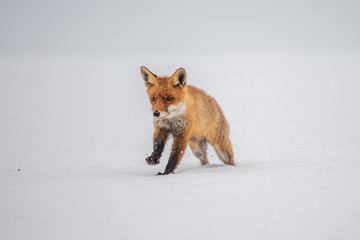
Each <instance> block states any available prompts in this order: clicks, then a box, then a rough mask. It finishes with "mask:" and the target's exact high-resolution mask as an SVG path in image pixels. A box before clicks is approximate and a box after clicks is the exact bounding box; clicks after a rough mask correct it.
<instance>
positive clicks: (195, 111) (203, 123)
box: [187, 85, 229, 138]
mask: <svg viewBox="0 0 360 240" xmlns="http://www.w3.org/2000/svg"><path fill="white" fill-rule="evenodd" d="M187 87H188V104H187V105H188V106H187V107H188V108H189V109H188V111H189V112H190V114H191V115H193V121H194V123H195V124H194V130H193V132H194V133H193V134H194V135H200V136H204V137H206V138H213V137H216V135H218V134H219V132H221V131H225V132H228V131H229V130H228V129H229V126H228V123H227V121H226V119H225V117H224V114H223V112H222V110H221V108H220V106H219V105H218V103H217V102H216V100H215V99H214V98H213V97H211V96H209V95H208V94H207V93H206V92H205V91H204V90H201V89H199V88H196V87H194V86H191V85H188V86H187ZM206 135H208V136H206Z"/></svg>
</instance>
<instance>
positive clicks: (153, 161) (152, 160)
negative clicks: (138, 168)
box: [145, 156, 160, 165]
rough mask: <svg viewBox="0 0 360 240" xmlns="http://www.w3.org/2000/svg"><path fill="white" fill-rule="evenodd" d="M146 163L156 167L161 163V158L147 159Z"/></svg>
mask: <svg viewBox="0 0 360 240" xmlns="http://www.w3.org/2000/svg"><path fill="white" fill-rule="evenodd" d="M145 161H146V163H147V164H149V165H156V164H159V163H160V161H159V158H157V157H153V156H150V157H147V158H146V159H145Z"/></svg>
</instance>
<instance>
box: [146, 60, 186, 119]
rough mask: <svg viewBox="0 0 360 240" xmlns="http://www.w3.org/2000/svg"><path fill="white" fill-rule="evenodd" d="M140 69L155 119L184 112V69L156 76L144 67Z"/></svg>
mask: <svg viewBox="0 0 360 240" xmlns="http://www.w3.org/2000/svg"><path fill="white" fill-rule="evenodd" d="M140 71H141V75H142V77H143V79H144V82H145V86H146V88H147V89H146V92H147V94H148V96H149V100H150V103H151V105H152V112H153V115H154V118H155V119H156V120H162V119H169V118H173V117H176V116H180V115H182V114H184V112H185V110H186V106H185V98H186V94H187V86H186V71H185V69H183V68H179V69H178V70H176V71H175V73H174V74H173V75H172V76H171V77H158V76H156V75H155V74H153V73H152V72H150V71H149V70H148V69H147V68H146V67H140Z"/></svg>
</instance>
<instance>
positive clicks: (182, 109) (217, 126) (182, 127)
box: [140, 67, 235, 175]
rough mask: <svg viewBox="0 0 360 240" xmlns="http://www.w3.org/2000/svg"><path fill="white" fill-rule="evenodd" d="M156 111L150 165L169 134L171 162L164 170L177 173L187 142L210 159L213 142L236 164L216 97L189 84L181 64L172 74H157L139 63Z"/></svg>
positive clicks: (224, 158)
mask: <svg viewBox="0 0 360 240" xmlns="http://www.w3.org/2000/svg"><path fill="white" fill-rule="evenodd" d="M140 71H141V75H142V77H143V79H144V81H145V86H146V88H147V90H146V92H147V94H148V96H149V99H150V103H151V105H152V112H153V115H154V122H153V123H154V127H155V132H154V136H153V152H152V154H151V156H149V157H147V158H146V162H147V164H149V165H156V164H158V163H159V159H160V157H161V154H162V152H163V150H164V146H165V143H166V141H167V140H168V138H169V135H172V136H173V138H174V142H173V145H172V149H171V154H170V158H169V162H168V164H167V166H166V168H165V171H164V172H163V173H161V172H159V173H158V175H167V174H169V173H174V171H175V169H176V168H177V166H178V165H179V164H180V161H181V158H182V157H183V155H184V152H185V149H186V147H187V145H188V144H189V145H190V148H191V150H192V152H193V153H194V154H195V156H196V157H197V158H199V159H200V162H201V164H202V165H206V164H208V163H209V160H208V158H207V156H206V149H207V143H210V144H211V145H212V146H213V147H214V149H215V151H216V153H217V155H218V156H219V158H220V160H221V161H223V162H224V163H225V164H228V165H233V166H235V162H234V157H233V150H232V146H231V142H230V139H229V124H228V122H227V121H226V119H225V116H224V114H223V112H222V110H221V108H220V107H219V105H218V103H217V102H216V101H215V99H214V98H213V97H211V96H209V95H207V94H206V93H205V91H203V90H201V89H198V88H196V87H193V86H190V85H187V82H186V76H187V75H186V71H185V69H184V68H179V69H178V70H176V71H175V73H174V74H173V75H172V76H171V77H158V76H156V75H155V74H153V73H152V72H150V71H149V70H148V69H147V68H146V67H140Z"/></svg>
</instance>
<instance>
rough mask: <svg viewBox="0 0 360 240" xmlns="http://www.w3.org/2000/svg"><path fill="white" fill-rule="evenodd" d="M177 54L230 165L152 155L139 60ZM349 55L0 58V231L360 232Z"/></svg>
mask: <svg viewBox="0 0 360 240" xmlns="http://www.w3.org/2000/svg"><path fill="white" fill-rule="evenodd" d="M141 65H144V66H147V67H148V68H149V69H150V70H151V71H153V72H154V73H156V74H158V75H162V74H164V75H166V74H172V73H173V72H174V71H175V70H176V69H177V68H178V67H180V66H181V67H184V68H185V69H186V70H187V74H188V83H189V84H192V85H194V86H197V87H199V88H202V89H204V90H205V91H207V92H208V93H209V94H210V95H212V96H213V97H215V98H216V99H217V101H218V102H219V104H220V106H221V107H222V109H223V111H224V113H225V116H226V117H227V119H228V121H229V124H230V128H231V140H232V143H233V147H234V152H235V160H236V163H237V166H236V167H232V166H225V165H224V164H222V163H221V162H220V161H219V160H218V158H217V156H216V154H215V152H214V150H213V149H211V148H210V149H209V150H208V154H209V161H210V165H207V166H201V165H200V161H199V160H198V159H197V158H196V157H195V156H194V155H193V154H192V153H191V151H190V149H189V148H187V150H186V153H185V156H184V158H183V160H182V162H181V164H180V166H179V167H178V169H177V170H176V173H175V174H172V175H169V176H155V174H156V173H157V172H159V171H163V170H164V168H165V165H166V163H167V158H168V156H169V149H170V143H168V144H167V146H166V149H165V152H164V154H163V157H162V159H161V163H160V164H159V165H157V166H148V165H146V163H145V158H146V157H147V156H149V155H150V154H151V152H152V131H153V126H152V114H151V109H150V103H149V101H148V98H147V96H146V93H145V86H144V84H143V80H142V78H141V75H140V71H139V67H140V66H141ZM359 76H360V58H359V55H357V54H350V53H342V54H268V55H266V54H264V55H255V54H249V55H241V56H240V55H239V56H234V55H232V56H216V57H210V56H209V57H205V56H203V55H202V56H193V57H176V58H175V57H173V58H165V59H162V58H152V57H147V58H145V57H134V56H133V57H130V56H129V57H99V56H97V57H89V56H88V57H81V56H68V57H65V56H64V57H59V56H57V57H51V56H47V57H45V56H43V57H40V56H39V57H20V56H18V57H16V56H13V57H2V58H1V59H0V79H1V80H0V213H1V214H0V239H4V240H22V239H26V240H29V239H34V240H35V239H36V240H42V239H53V240H56V239H59V240H60V239H87V240H89V239H207V240H210V239H277V240H279V239H284V240H285V239H299V240H300V239H359V238H360V228H359V227H358V223H359V221H360V191H359V189H360V174H359V171H360V155H359V149H360V111H359V110H360V84H359Z"/></svg>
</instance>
